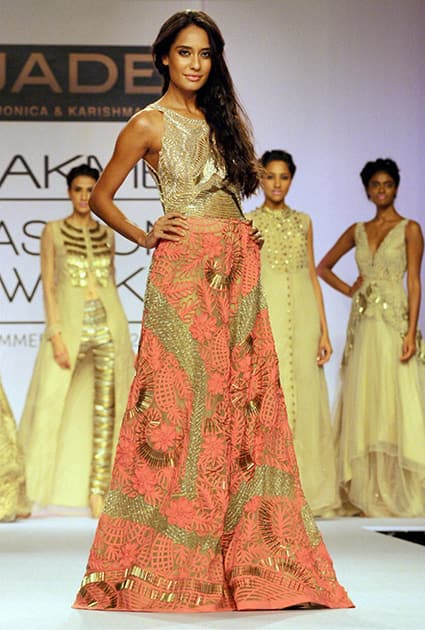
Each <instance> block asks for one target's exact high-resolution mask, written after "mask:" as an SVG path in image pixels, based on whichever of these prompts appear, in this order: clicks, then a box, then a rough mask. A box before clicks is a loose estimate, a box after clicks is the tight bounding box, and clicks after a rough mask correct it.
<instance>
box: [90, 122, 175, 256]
mask: <svg viewBox="0 0 425 630" xmlns="http://www.w3.org/2000/svg"><path fill="white" fill-rule="evenodd" d="M162 127H163V122H162V114H160V113H159V112H140V113H139V114H136V115H135V116H133V118H131V119H130V121H129V122H128V123H127V125H126V126H125V127H124V129H123V130H122V131H121V133H120V134H119V136H118V139H117V142H116V144H115V149H114V152H113V154H112V157H111V159H110V160H109V162H108V164H107V165H106V167H105V170H104V171H103V173H102V175H101V177H100V178H99V181H98V182H97V184H96V186H95V188H94V190H93V192H92V194H91V196H90V200H89V204H90V208H91V209H92V210H93V212H94V213H95V214H96V215H97V216H98V217H100V218H101V219H102V220H103V221H104V222H105V223H107V224H108V225H109V226H110V227H111V228H112V229H114V230H115V231H117V232H119V233H120V234H122V235H123V236H125V237H126V238H128V239H129V240H131V241H133V242H134V243H137V244H138V245H140V246H142V247H146V248H152V247H155V246H156V245H157V243H158V241H159V240H160V239H166V240H171V241H173V240H174V241H177V240H179V238H180V237H181V236H183V235H184V232H183V230H184V229H185V227H186V220H185V218H184V217H183V216H182V215H180V214H178V213H173V214H168V215H166V216H164V217H161V218H160V219H158V220H157V221H156V222H155V224H154V227H153V228H152V230H151V232H149V234H146V232H144V231H143V230H142V229H140V228H139V227H138V226H137V225H135V224H134V223H132V222H131V221H130V220H129V219H128V218H127V217H126V216H125V214H124V213H123V212H121V210H120V209H119V208H118V206H117V205H116V204H115V203H114V196H115V193H116V192H117V190H118V188H119V187H120V186H121V184H122V183H123V182H124V180H125V178H126V177H127V175H128V174H129V172H130V171H131V170H132V169H133V168H134V167H135V166H136V164H137V162H139V160H141V159H143V158H145V157H147V156H148V155H154V154H158V153H159V151H160V148H161V137H162Z"/></svg>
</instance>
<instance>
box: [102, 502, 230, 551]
mask: <svg viewBox="0 0 425 630" xmlns="http://www.w3.org/2000/svg"><path fill="white" fill-rule="evenodd" d="M104 512H105V513H106V514H107V515H108V516H109V517H111V518H119V519H124V520H129V521H132V522H134V523H141V524H142V525H146V526H147V527H152V528H153V529H154V530H155V531H157V532H160V533H161V534H162V535H164V536H167V537H168V538H170V539H171V540H172V541H173V542H175V543H177V544H179V545H184V546H185V547H187V548H188V549H200V550H201V551H208V550H210V549H213V550H214V551H216V553H220V550H221V543H220V538H218V537H216V536H210V535H207V536H201V535H199V534H197V533H196V532H194V531H187V530H185V529H183V528H181V527H177V526H176V525H171V524H170V523H169V522H168V519H167V517H166V516H164V515H163V514H161V513H160V512H159V510H158V508H157V507H155V506H153V505H150V504H149V503H146V502H145V501H144V500H143V497H142V496H137V497H134V498H132V497H128V496H126V495H125V494H123V493H122V492H120V491H119V490H110V491H109V492H108V494H107V497H106V501H105V508H104Z"/></svg>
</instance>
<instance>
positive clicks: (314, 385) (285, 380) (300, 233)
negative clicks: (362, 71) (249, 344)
mask: <svg viewBox="0 0 425 630" xmlns="http://www.w3.org/2000/svg"><path fill="white" fill-rule="evenodd" d="M261 165H262V168H263V169H264V170H263V175H262V188H263V190H264V194H265V199H264V203H263V205H262V206H261V207H259V208H257V209H256V210H255V211H254V212H252V213H251V214H250V215H248V216H249V218H252V219H253V221H254V225H255V226H256V227H258V229H259V230H260V231H261V233H262V234H263V236H264V246H263V248H262V250H261V281H262V284H263V288H264V291H265V294H266V298H267V305H268V308H269V314H270V323H271V325H272V331H273V337H274V341H275V345H276V350H277V355H278V358H279V373H280V381H281V384H282V387H283V391H284V392H285V402H286V410H287V413H288V420H289V424H290V426H291V429H292V433H293V436H294V446H295V452H296V455H297V461H298V466H299V470H300V477H301V482H302V486H303V490H304V493H305V495H306V498H307V500H308V502H309V504H310V507H311V508H312V510H313V513H314V514H315V515H316V516H328V517H329V516H332V515H333V514H334V512H335V509H336V508H337V507H338V506H339V498H338V491H337V480H336V457H335V449H334V444H333V436H332V426H331V414H330V408H329V399H328V391H327V386H326V380H325V374H324V369H323V365H324V364H325V363H326V362H327V361H328V360H329V358H330V356H331V352H332V349H331V344H330V341H329V336H328V330H327V324H326V317H325V311H324V307H323V300H322V294H321V290H320V286H319V282H318V279H317V276H316V270H315V264H314V255H313V237H312V226H311V219H310V217H309V216H308V215H307V214H305V213H303V212H298V211H296V210H293V209H291V208H290V207H289V206H288V205H286V203H285V197H286V195H287V193H288V191H289V188H290V185H291V183H292V178H293V176H294V174H295V169H296V167H295V164H294V161H293V159H292V156H291V155H290V154H289V153H287V152H286V151H281V150H273V151H267V152H266V153H265V154H264V155H263V156H262V158H261Z"/></svg>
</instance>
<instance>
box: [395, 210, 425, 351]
mask: <svg viewBox="0 0 425 630" xmlns="http://www.w3.org/2000/svg"><path fill="white" fill-rule="evenodd" d="M423 251H424V238H423V236H422V231H421V228H420V225H419V223H416V221H409V223H408V224H407V227H406V253H407V305H408V317H409V319H408V323H409V327H408V330H407V334H406V336H405V337H404V339H403V346H402V351H401V356H400V361H402V362H407V361H409V359H411V358H412V357H413V355H414V354H415V353H416V329H417V326H418V318H419V308H420V305H421V263H422V256H423Z"/></svg>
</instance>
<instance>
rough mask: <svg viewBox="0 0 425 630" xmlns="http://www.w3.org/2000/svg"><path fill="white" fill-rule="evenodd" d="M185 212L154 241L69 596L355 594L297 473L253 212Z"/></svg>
mask: <svg viewBox="0 0 425 630" xmlns="http://www.w3.org/2000/svg"><path fill="white" fill-rule="evenodd" d="M188 224H189V227H190V229H189V230H188V234H187V235H186V236H185V237H184V238H182V239H181V241H179V242H178V243H172V242H166V241H163V242H161V243H160V245H159V246H158V248H157V249H156V251H155V253H154V256H153V261H152V266H151V270H150V275H149V280H148V285H147V290H146V298H145V307H144V313H143V322H142V335H141V342H140V347H139V354H138V359H137V374H136V376H135V379H134V381H133V384H132V387H131V391H130V396H129V401H128V407H127V411H126V414H125V416H124V419H123V424H122V429H121V434H120V438H119V443H118V448H117V452H116V457H115V465H114V469H113V475H112V481H111V487H110V490H109V493H108V495H107V498H106V502H105V510H104V513H103V514H102V516H101V518H100V521H99V525H98V528H97V532H96V536H95V540H94V543H93V546H92V549H91V552H90V557H89V561H88V566H87V572H86V576H85V577H84V579H83V582H82V585H81V588H80V590H79V592H78V595H77V599H76V602H75V604H74V606H75V607H76V608H87V609H110V610H125V611H175V612H197V611H220V610H221V611H223V610H249V609H276V608H284V607H287V606H294V605H298V604H303V603H307V602H310V603H313V604H319V605H323V606H327V607H330V608H342V607H350V606H352V603H351V602H350V600H349V598H348V597H347V594H346V592H345V590H344V589H343V588H342V587H341V586H340V585H339V583H338V582H337V579H336V577H335V573H334V570H333V566H332V561H331V559H330V557H329V555H328V552H327V550H326V548H325V546H324V543H323V541H322V539H321V536H320V533H319V531H318V529H317V527H316V524H315V521H314V519H313V517H312V513H311V511H310V508H309V506H308V505H307V503H306V501H305V498H304V495H303V492H302V489H301V486H300V482H299V477H298V470H297V463H296V459H295V455H294V449H293V445H292V436H291V432H290V429H289V427H288V422H287V417H286V410H285V403H284V397H283V393H282V390H281V388H280V385H279V377H278V363H277V358H276V353H275V349H274V344H273V338H272V333H271V329H270V324H269V318H268V312H267V307H266V304H265V301H264V297H263V293H262V290H261V286H260V260H259V250H258V246H257V245H256V244H255V243H254V242H253V240H252V237H251V235H250V233H251V227H250V225H249V223H247V222H246V221H244V220H237V219H207V218H190V219H188Z"/></svg>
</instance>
